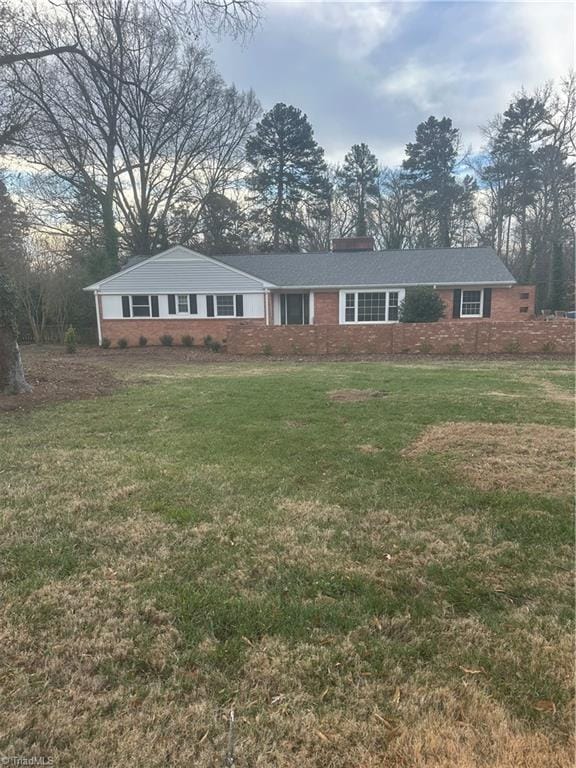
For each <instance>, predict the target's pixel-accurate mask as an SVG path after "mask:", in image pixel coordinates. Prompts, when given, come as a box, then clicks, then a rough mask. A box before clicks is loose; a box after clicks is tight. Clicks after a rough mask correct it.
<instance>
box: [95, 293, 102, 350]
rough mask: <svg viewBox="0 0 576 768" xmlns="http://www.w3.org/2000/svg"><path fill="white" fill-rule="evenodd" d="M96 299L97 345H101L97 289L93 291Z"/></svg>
mask: <svg viewBox="0 0 576 768" xmlns="http://www.w3.org/2000/svg"><path fill="white" fill-rule="evenodd" d="M94 299H95V301H96V323H97V324H98V346H99V347H101V346H102V328H101V327H100V302H99V300H98V291H94Z"/></svg>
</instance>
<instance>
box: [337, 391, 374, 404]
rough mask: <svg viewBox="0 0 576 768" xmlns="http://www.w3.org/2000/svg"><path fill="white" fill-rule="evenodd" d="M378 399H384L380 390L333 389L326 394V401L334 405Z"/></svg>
mask: <svg viewBox="0 0 576 768" xmlns="http://www.w3.org/2000/svg"><path fill="white" fill-rule="evenodd" d="M380 397H386V392H383V391H382V390H380V389H333V390H332V391H331V392H328V399H329V400H332V401H333V402H336V403H356V402H363V401H364V400H372V399H374V398H380Z"/></svg>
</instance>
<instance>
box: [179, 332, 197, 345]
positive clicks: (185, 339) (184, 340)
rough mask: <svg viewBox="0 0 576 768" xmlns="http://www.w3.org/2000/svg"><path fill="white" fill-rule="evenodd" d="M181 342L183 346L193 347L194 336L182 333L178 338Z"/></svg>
mask: <svg viewBox="0 0 576 768" xmlns="http://www.w3.org/2000/svg"><path fill="white" fill-rule="evenodd" d="M180 341H181V342H182V346H183V347H193V346H194V337H193V336H190V334H189V333H186V334H184V336H182V338H181V339H180Z"/></svg>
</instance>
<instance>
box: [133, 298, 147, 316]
mask: <svg viewBox="0 0 576 768" xmlns="http://www.w3.org/2000/svg"><path fill="white" fill-rule="evenodd" d="M130 299H131V302H132V317H150V296H131V297H130Z"/></svg>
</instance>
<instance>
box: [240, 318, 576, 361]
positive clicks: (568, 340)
mask: <svg viewBox="0 0 576 768" xmlns="http://www.w3.org/2000/svg"><path fill="white" fill-rule="evenodd" d="M575 330H576V323H574V322H573V321H571V320H556V321H543V320H517V321H510V322H506V321H494V322H492V321H487V320H483V321H478V320H476V321H475V320H455V321H453V322H441V323H398V324H392V325H357V326H345V325H308V326H302V325H300V326H297V325H291V326H268V327H262V326H260V327H256V326H248V325H235V326H231V327H230V328H229V332H228V339H227V350H228V351H229V352H231V353H232V354H235V355H254V354H275V355H345V354H355V355H364V354H398V353H414V352H416V353H418V352H420V353H430V354H464V355H484V354H506V353H508V354H541V353H556V354H574V331H575Z"/></svg>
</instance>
